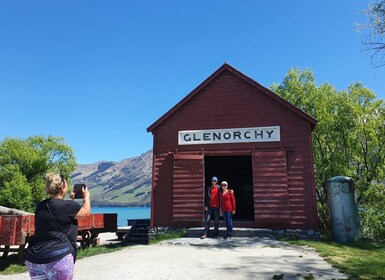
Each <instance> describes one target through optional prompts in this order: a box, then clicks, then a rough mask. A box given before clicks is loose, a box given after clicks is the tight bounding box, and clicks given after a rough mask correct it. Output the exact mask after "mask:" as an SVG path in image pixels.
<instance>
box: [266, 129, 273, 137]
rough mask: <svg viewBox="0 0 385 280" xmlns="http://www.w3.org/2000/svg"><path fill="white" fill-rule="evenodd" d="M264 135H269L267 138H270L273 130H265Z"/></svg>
mask: <svg viewBox="0 0 385 280" xmlns="http://www.w3.org/2000/svg"><path fill="white" fill-rule="evenodd" d="M266 133H267V134H268V135H269V138H271V135H272V134H273V133H274V130H270V131H268V130H266Z"/></svg>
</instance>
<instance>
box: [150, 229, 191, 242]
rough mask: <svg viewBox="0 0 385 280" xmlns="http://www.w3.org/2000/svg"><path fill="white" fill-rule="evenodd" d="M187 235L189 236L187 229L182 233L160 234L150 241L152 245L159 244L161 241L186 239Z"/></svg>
mask: <svg viewBox="0 0 385 280" xmlns="http://www.w3.org/2000/svg"><path fill="white" fill-rule="evenodd" d="M186 235H187V230H186V229H184V230H181V231H175V232H167V233H160V234H158V235H156V236H155V238H154V239H151V240H150V244H157V243H159V242H160V241H163V240H168V239H175V238H181V237H186Z"/></svg>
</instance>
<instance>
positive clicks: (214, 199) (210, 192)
mask: <svg viewBox="0 0 385 280" xmlns="http://www.w3.org/2000/svg"><path fill="white" fill-rule="evenodd" d="M205 193H206V194H205V214H206V215H205V216H206V217H205V231H204V234H203V235H202V236H201V239H205V238H207V237H208V236H209V230H210V220H211V217H212V216H214V235H213V237H214V238H217V237H218V229H219V207H220V203H221V197H220V195H221V191H220V186H219V185H218V178H217V177H215V176H214V177H213V178H212V179H211V186H208V187H207V188H206V191H205Z"/></svg>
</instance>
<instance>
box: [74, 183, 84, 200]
mask: <svg viewBox="0 0 385 280" xmlns="http://www.w3.org/2000/svg"><path fill="white" fill-rule="evenodd" d="M82 188H86V184H75V185H74V190H73V191H74V193H75V199H76V198H83V190H82Z"/></svg>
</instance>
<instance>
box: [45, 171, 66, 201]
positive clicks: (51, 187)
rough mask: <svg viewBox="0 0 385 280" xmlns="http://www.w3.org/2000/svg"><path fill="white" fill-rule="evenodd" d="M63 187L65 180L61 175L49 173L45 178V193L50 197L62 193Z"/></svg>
mask: <svg viewBox="0 0 385 280" xmlns="http://www.w3.org/2000/svg"><path fill="white" fill-rule="evenodd" d="M62 187H63V179H62V177H61V176H60V175H59V174H55V173H48V174H47V175H46V176H45V192H46V193H47V194H48V195H49V196H55V195H57V194H59V193H60V191H61V189H62Z"/></svg>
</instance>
